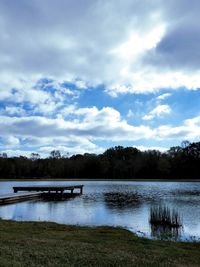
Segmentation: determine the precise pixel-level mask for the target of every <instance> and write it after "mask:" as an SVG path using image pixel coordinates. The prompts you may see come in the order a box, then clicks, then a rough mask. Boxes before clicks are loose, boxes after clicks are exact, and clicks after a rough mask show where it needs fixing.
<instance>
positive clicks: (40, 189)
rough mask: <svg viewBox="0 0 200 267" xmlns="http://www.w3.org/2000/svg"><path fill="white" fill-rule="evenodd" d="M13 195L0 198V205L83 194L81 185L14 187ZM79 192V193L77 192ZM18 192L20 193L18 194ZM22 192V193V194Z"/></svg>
mask: <svg viewBox="0 0 200 267" xmlns="http://www.w3.org/2000/svg"><path fill="white" fill-rule="evenodd" d="M13 190H14V194H9V195H2V196H0V205H6V204H11V203H16V202H20V201H26V200H31V199H38V198H41V199H52V200H55V199H56V200H57V199H59V200H61V199H66V198H69V197H72V196H76V195H80V194H82V193H83V185H74V186H14V187H13ZM77 190H79V192H77ZM18 192H20V193H18ZM22 192H23V193H22Z"/></svg>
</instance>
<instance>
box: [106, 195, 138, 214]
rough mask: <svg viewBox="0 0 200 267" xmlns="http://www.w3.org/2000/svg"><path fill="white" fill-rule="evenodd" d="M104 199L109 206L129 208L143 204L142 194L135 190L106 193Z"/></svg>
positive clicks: (122, 208)
mask: <svg viewBox="0 0 200 267" xmlns="http://www.w3.org/2000/svg"><path fill="white" fill-rule="evenodd" d="M103 195H104V201H105V204H106V205H107V207H108V208H111V209H112V208H115V209H121V210H124V209H129V208H131V207H136V206H139V205H141V196H140V195H138V194H137V193H134V192H114V193H112V192H108V193H104V194H103Z"/></svg>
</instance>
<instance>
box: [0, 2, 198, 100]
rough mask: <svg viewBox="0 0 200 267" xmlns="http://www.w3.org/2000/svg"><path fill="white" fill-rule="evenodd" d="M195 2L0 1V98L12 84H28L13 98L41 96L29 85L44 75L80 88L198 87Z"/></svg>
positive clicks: (115, 92) (112, 90) (134, 90)
mask: <svg viewBox="0 0 200 267" xmlns="http://www.w3.org/2000/svg"><path fill="white" fill-rule="evenodd" d="M193 2H194V3H193V4H190V5H189V6H188V5H187V4H186V3H185V2H184V4H183V2H182V1H181V0H177V1H172V0H170V1H164V0H158V1H147V0H144V1H136V0H126V1H124V0H123V1H122V0H119V1H117V3H116V1H114V0H110V1H109V2H108V1H106V0H102V1H90V0H89V1H83V0H79V1H78V2H76V1H72V0H69V1H64V0H59V1H58V2H55V1H53V0H43V1H42V2H41V1H37V0H30V1H28V3H27V1H25V0H18V1H17V3H12V4H11V3H7V2H6V1H1V2H0V9H1V10H2V15H1V21H0V27H1V36H0V57H1V59H2V60H1V63H0V67H1V69H2V70H3V71H2V72H1V74H0V90H1V93H0V98H1V99H7V98H9V97H10V93H11V91H10V90H11V89H12V88H15V89H18V90H19V91H21V90H22V91H23V90H25V92H24V91H23V93H19V92H18V93H17V94H16V98H17V99H18V101H23V100H25V99H29V100H30V95H32V98H33V99H32V100H30V101H35V102H36V101H40V99H41V98H40V97H37V96H36V95H35V91H33V86H34V84H36V82H37V81H38V80H40V79H41V78H51V79H53V80H54V81H56V82H57V83H61V82H63V81H73V82H74V84H76V85H77V87H79V88H80V89H81V88H82V89H84V88H86V87H88V86H90V85H97V84H104V85H105V87H106V91H107V92H108V93H109V94H110V95H112V96H116V95H118V94H122V93H123V94H124V93H141V92H142V93H143V92H145V93H147V92H155V91H158V90H159V89H160V88H179V87H186V88H188V89H197V88H199V87H200V78H199V77H200V75H199V67H200V66H199V61H198V58H199V48H198V45H197V44H198V43H199V39H198V38H199V37H198V36H200V35H199V28H198V27H197V26H196V25H198V22H199V14H198V12H197V10H199V5H200V4H199V2H198V1H197V0H194V1H193ZM30 14H31V16H30ZM173 40H176V41H174V42H173ZM31 90H32V91H31ZM69 92H71V90H70V91H69ZM39 94H42V95H43V98H46V97H47V98H48V96H47V95H46V94H44V93H42V92H38V93H37V95H39Z"/></svg>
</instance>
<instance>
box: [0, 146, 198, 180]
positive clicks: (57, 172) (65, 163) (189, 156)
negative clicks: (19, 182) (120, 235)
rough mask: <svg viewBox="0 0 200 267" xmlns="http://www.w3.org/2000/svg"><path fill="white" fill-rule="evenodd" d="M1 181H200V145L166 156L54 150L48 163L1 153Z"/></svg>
mask: <svg viewBox="0 0 200 267" xmlns="http://www.w3.org/2000/svg"><path fill="white" fill-rule="evenodd" d="M0 178H4V179H5V178H11V179H16V178H93V179H94V178H96V179H98V178H104V179H200V142H196V143H189V142H188V141H184V142H182V144H181V146H176V147H171V148H170V149H169V150H168V151H167V152H165V153H161V152H160V151H157V150H148V151H144V152H142V151H140V150H138V149H137V148H133V147H122V146H116V147H113V148H110V149H107V150H106V151H105V152H104V153H103V154H100V155H95V154H88V153H87V154H84V155H79V154H78V155H73V156H71V157H62V156H61V153H60V152H59V151H58V150H54V151H52V152H51V153H50V156H49V157H48V158H45V159H42V158H40V155H39V154H36V153H33V154H31V156H30V158H27V157H22V156H20V157H7V155H6V154H5V153H1V154H0Z"/></svg>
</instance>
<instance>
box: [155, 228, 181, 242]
mask: <svg viewBox="0 0 200 267" xmlns="http://www.w3.org/2000/svg"><path fill="white" fill-rule="evenodd" d="M182 233H183V228H182V227H170V226H164V225H151V236H152V237H153V238H156V239H164V240H168V239H169V240H180V239H181V236H182Z"/></svg>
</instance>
